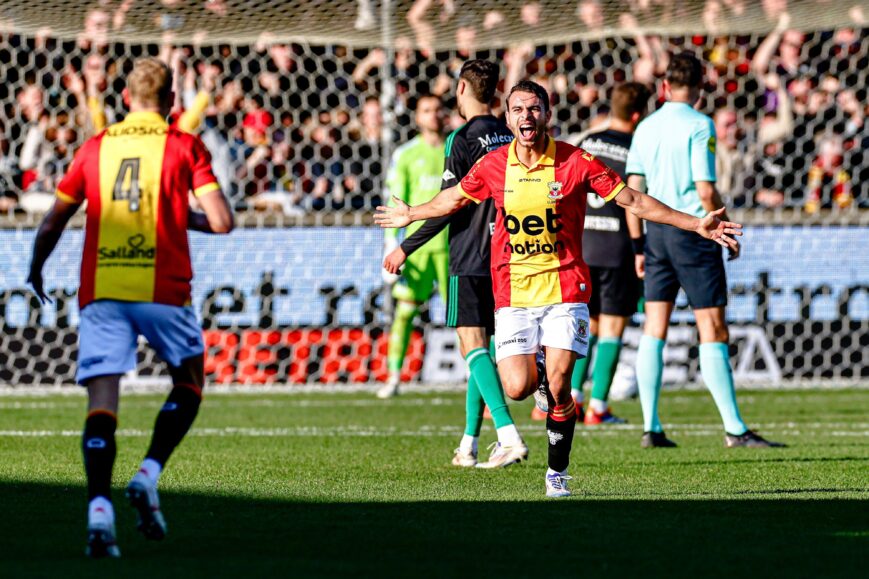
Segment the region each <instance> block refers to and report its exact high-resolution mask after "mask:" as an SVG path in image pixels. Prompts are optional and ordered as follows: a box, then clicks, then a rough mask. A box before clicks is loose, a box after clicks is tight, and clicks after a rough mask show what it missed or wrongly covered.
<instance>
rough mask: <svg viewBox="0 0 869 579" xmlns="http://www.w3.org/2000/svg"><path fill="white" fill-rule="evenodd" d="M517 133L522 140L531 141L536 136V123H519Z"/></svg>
mask: <svg viewBox="0 0 869 579" xmlns="http://www.w3.org/2000/svg"><path fill="white" fill-rule="evenodd" d="M519 135H520V136H521V137H522V140H524V141H533V140H534V139H536V138H537V125H535V124H534V123H532V122H531V121H523V122H522V123H520V124H519Z"/></svg>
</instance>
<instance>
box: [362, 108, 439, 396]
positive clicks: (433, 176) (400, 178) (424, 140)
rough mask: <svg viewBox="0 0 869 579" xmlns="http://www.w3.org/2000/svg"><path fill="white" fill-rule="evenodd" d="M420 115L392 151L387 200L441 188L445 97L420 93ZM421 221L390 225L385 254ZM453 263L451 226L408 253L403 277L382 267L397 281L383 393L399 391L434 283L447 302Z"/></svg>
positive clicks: (421, 196) (415, 199) (419, 197)
mask: <svg viewBox="0 0 869 579" xmlns="http://www.w3.org/2000/svg"><path fill="white" fill-rule="evenodd" d="M415 120H416V125H417V128H418V130H419V134H418V135H417V136H416V137H414V138H413V139H411V140H410V141H408V142H407V143H405V144H404V145H402V146H401V147H399V148H398V149H396V151H395V153H393V155H392V159H391V160H390V165H389V172H388V174H387V177H386V187H387V189H388V192H387V194H386V195H385V196H384V197H385V198H386V199H389V198H390V197H391V196H395V197H397V198H399V199H401V200H402V201H404V202H405V203H408V204H410V205H417V204H420V203H425V202H427V201H429V200H431V199H432V198H433V197H434V196H435V195H437V194H438V193H439V192H440V189H441V176H442V173H443V167H444V139H443V112H442V107H441V101H440V99H439V98H438V97H436V96H432V95H423V96H420V97H419V98H418V99H417V102H416V118H415ZM421 225H422V223H414V224H412V225H410V226H409V227H407V228H406V230H396V229H387V230H386V231H385V234H384V235H385V239H384V255H388V254H389V253H390V252H391V251H392V250H393V249H395V248H396V247H398V244H399V241H400V240H399V237H398V236H399V234H402V233H403V234H405V235H410V234H411V233H413V232H414V231H415V230H416V229H418V228H419V227H420V226H421ZM448 262H449V249H448V244H447V231H446V230H444V231H442V232H441V233H439V234H438V235H437V236H435V237H434V238H433V239H432V240H431V241H429V242H428V243H426V244H425V246H423V247H422V248H420V249H419V250H418V251H417V252H415V253H414V254H413V256H412V257H411V258H408V260H407V262H406V263H405V265H404V268H403V269H402V272H401V277H400V278H399V277H398V276H396V275H394V274H390V273H388V272H386V271H385V270H384V271H383V278H384V281H385V282H386V283H388V284H391V285H392V286H393V287H392V296H393V298H395V309H394V313H393V322H392V328H391V329H390V331H389V353H388V355H387V365H388V368H389V380H388V381H387V383H386V384H385V385H384V386H382V387H381V388H380V389H379V390H378V391H377V396H378V398H390V397H392V396H395V395H397V394H398V390H399V384H400V382H401V368H402V366H403V365H404V357H405V354H406V353H407V346H408V343H409V342H410V334H411V331H412V330H413V319H414V317H415V316H416V313H417V310H418V309H419V306H420V305H422V304H423V303H425V302H426V301H428V299H429V298H430V297H431V295H432V291H433V289H434V284H435V282H437V286H438V291H439V292H440V294H441V299H443V300H444V303H446V288H447V283H448V265H449V263H448Z"/></svg>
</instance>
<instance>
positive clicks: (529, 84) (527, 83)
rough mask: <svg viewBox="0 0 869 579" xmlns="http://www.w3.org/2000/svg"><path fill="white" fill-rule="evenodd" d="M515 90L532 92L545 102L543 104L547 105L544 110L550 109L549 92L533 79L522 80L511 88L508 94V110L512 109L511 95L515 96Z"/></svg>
mask: <svg viewBox="0 0 869 579" xmlns="http://www.w3.org/2000/svg"><path fill="white" fill-rule="evenodd" d="M514 92H530V93H531V94H533V95H534V96H536V97H537V98H539V99H540V100H541V101H542V102H543V106H544V107H545V109H544V110H547V111H548V110H549V93H548V92H546V89H545V88H543V87H542V86H540V85H539V84H537V83H536V82H534V81H533V80H520V81H519V82H517V83H516V84H514V85H513V88H511V89H510V92H509V93H508V94H507V100H506V102H507V110H509V109H510V106H509V105H510V97H511V96H513V93H514Z"/></svg>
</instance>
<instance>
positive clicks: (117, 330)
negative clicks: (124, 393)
mask: <svg viewBox="0 0 869 579" xmlns="http://www.w3.org/2000/svg"><path fill="white" fill-rule="evenodd" d="M78 335H79V338H78V370H77V371H76V376H75V378H76V381H77V382H79V383H83V382H84V381H86V380H88V379H90V378H94V377H96V376H107V375H112V374H125V373H127V372H129V371H130V370H135V368H136V350H137V344H138V338H139V336H140V335H142V336H145V339H146V340H148V343H149V344H150V345H151V347H152V348H154V350H155V351H156V352H157V355H158V356H160V358H162V359H163V360H164V361H165V362H166V363H167V364H169V365H170V366H176V367H177V366H180V365H181V361H182V360H184V359H186V358H190V357H191V356H196V355H198V354H202V353H203V352H204V351H205V343H204V341H203V340H202V327H201V326H200V325H199V321H198V320H197V319H196V314H195V313H194V311H193V308H191V307H189V306H187V307H181V306H169V305H165V304H153V303H144V302H120V301H114V300H99V301H95V302H92V303H90V304H88V305H87V306H85V308H84V309H83V310H82V311H81V324H80V325H79V333H78Z"/></svg>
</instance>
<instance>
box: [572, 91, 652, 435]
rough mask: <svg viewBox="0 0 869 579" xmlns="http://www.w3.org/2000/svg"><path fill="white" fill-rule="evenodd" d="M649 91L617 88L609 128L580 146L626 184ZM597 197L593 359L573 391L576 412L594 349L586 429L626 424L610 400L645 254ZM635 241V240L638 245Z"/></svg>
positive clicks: (586, 249) (591, 207)
mask: <svg viewBox="0 0 869 579" xmlns="http://www.w3.org/2000/svg"><path fill="white" fill-rule="evenodd" d="M649 95H650V93H649V89H647V88H646V86H645V85H642V84H640V83H636V82H628V83H624V84H621V85H618V86H617V87H616V88H615V89H614V90H613V94H612V99H611V103H610V108H611V111H610V119H609V122H608V124H607V126H606V128H604V129H602V130H597V131H591V132H587V133H584V134H582V135H580V136H579V137H578V138H577V139H576V144H577V145H578V146H579V147H581V148H583V149H585V150H586V151H588V152H589V153H591V154H593V155H595V156H596V157H600V158H601V159H602V160H603V162H604V163H606V164H607V165H609V166H610V167H612V169H613V170H614V171H615V172H616V173H618V174H619V176H620V177H621V178H622V179H626V178H627V177H626V175H625V163H626V161H627V158H628V150H629V149H630V148H631V138H632V136H633V133H634V130H635V129H636V127H637V124H638V123H639V122H640V120H641V119H642V118H643V116H644V115H645V112H646V107H647V105H648V101H649ZM601 201H602V199H601V198H600V197H598V196H597V195H592V194H590V195H589V196H588V211H587V213H586V218H585V231H584V232H583V236H582V248H583V258H584V259H585V261H586V263H587V264H588V266H589V270H590V273H591V292H592V293H591V300H590V301H589V303H588V309H589V314H590V315H591V339H590V342H589V355H588V356H587V357H585V358H583V359H581V360H577V361H576V365H575V366H574V369H573V376H572V379H571V387H572V392H573V397H574V400H576V404H577V407H579V405H580V404H581V403H582V385H583V382H585V377H586V372H587V370H588V360H589V358H590V357H591V349H592V348H595V358H594V370H593V371H592V391H591V400H590V401H589V405H588V409H587V410H586V412H585V418H584V422H585V424H586V425H597V424H619V423H623V422H625V421H624V420H622V419H621V418H617V417H615V416H613V414H612V413H611V412H610V409H609V405H608V404H607V398H608V396H609V390H610V386H611V385H612V381H613V376H614V374H615V371H616V365H617V364H618V361H619V353H620V351H621V347H622V334H624V331H625V327H626V326H627V323H628V320H629V319H630V317H631V316H632V315H633V314H634V312H636V311H637V302H638V301H639V299H640V296H641V291H640V288H641V286H640V280H639V279H638V278H637V274H636V270H635V267H634V252H635V251H637V252H639V253H642V252H643V249H642V231H636V232H634V233H633V234H629V232H628V226H627V222H626V218H625V210H624V209H622V208H621V207H619V206H618V205H617V204H615V203H602V202H601ZM632 237H635V238H636V239H635V240H633V239H632Z"/></svg>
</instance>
